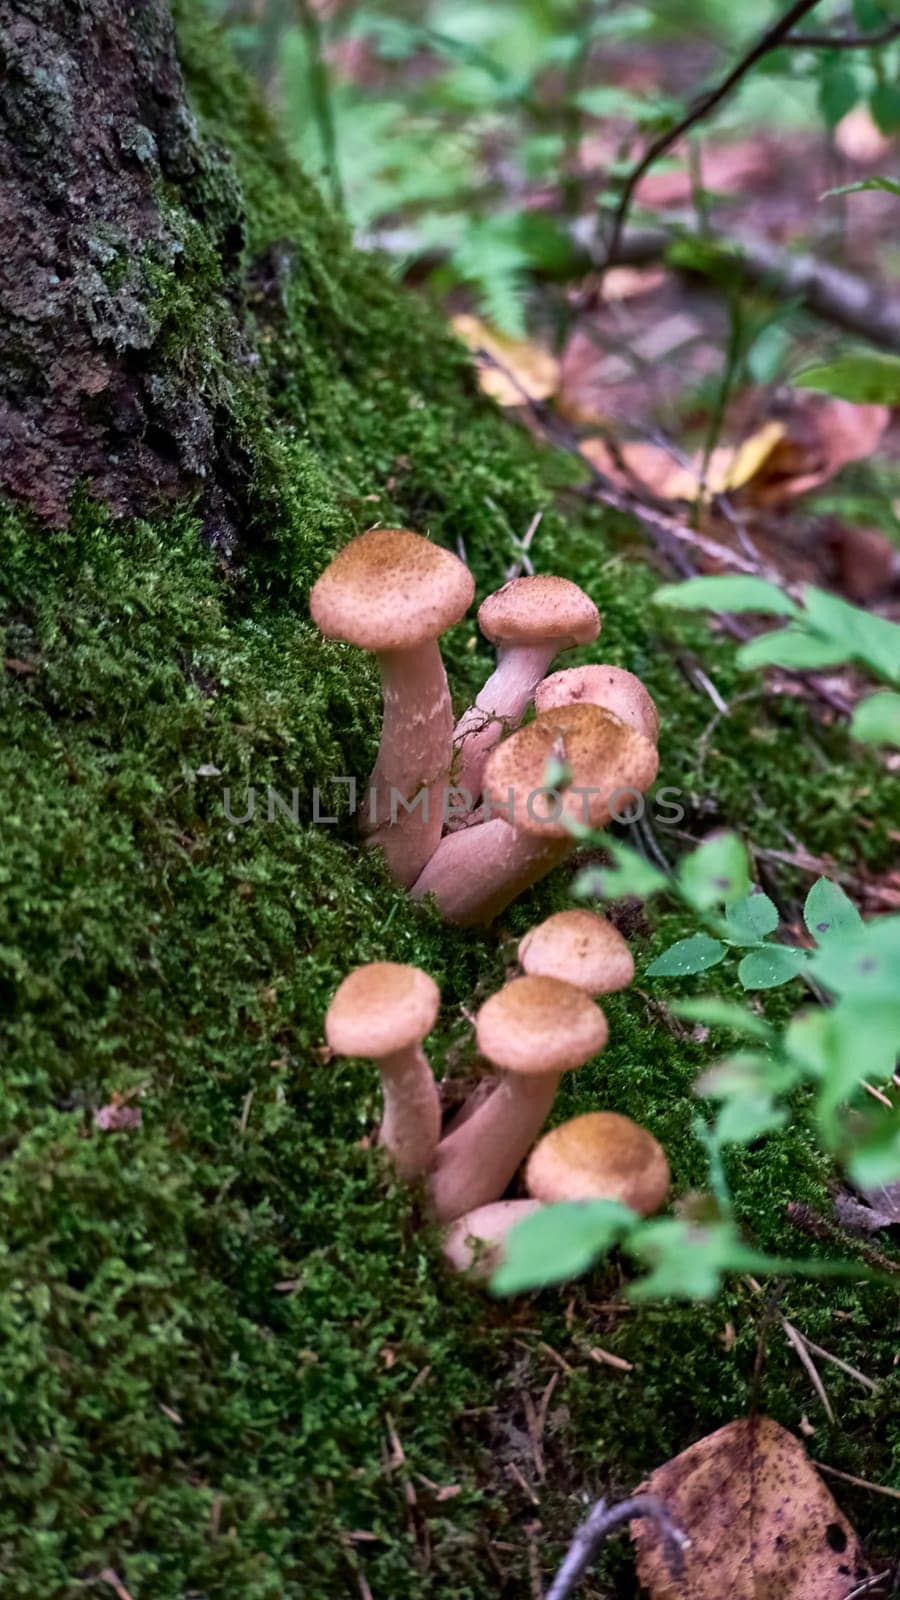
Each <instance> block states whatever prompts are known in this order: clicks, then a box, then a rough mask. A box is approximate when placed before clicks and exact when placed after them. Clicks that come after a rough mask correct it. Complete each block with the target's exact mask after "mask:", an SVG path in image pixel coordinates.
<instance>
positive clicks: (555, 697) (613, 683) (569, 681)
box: [534, 663, 659, 743]
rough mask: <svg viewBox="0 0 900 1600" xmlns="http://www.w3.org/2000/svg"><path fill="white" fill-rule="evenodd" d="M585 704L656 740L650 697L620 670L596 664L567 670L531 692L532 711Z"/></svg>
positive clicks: (656, 723) (656, 721) (655, 718)
mask: <svg viewBox="0 0 900 1600" xmlns="http://www.w3.org/2000/svg"><path fill="white" fill-rule="evenodd" d="M581 701H586V702H587V703H588V704H590V705H595V706H603V707H604V708H605V709H606V710H607V711H611V712H612V713H613V716H616V717H619V718H621V720H622V722H627V724H628V726H629V728H634V729H635V731H636V732H637V733H642V734H643V735H644V737H645V739H652V740H653V741H654V743H655V742H656V740H657V739H658V738H659V717H658V715H657V711H656V706H655V705H654V703H653V699H652V697H651V696H650V695H649V694H648V693H647V690H646V689H645V688H644V685H643V684H642V683H641V680H640V678H636V677H635V675H634V673H633V672H627V671H626V670H625V668H624V667H610V666H606V665H601V664H599V663H597V664H594V665H591V666H586V667H567V668H566V669H565V670H564V671H562V672H553V673H551V674H550V677H549V678H545V679H544V681H543V683H539V684H538V686H537V688H536V689H535V691H534V707H535V710H536V711H552V710H554V709H555V707H557V706H571V705H577V704H578V703H579V702H581Z"/></svg>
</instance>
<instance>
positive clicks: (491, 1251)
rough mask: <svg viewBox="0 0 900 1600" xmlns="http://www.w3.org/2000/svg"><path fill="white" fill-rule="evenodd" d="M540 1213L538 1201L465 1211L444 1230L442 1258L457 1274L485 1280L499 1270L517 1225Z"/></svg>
mask: <svg viewBox="0 0 900 1600" xmlns="http://www.w3.org/2000/svg"><path fill="white" fill-rule="evenodd" d="M539 1210H540V1203H539V1201H537V1200H495V1201H494V1203H493V1205H487V1206H478V1207H477V1209H476V1210H474V1211H467V1212H466V1213H465V1215H464V1216H462V1217H459V1218H457V1220H456V1222H454V1223H452V1224H451V1226H450V1227H449V1228H448V1229H447V1233H446V1235H445V1237H444V1255H445V1256H446V1257H447V1260H448V1261H449V1263H450V1265H451V1267H453V1269H454V1270H455V1271H456V1272H468V1271H473V1272H474V1276H475V1277H476V1278H486V1277H487V1276H488V1275H489V1274H490V1273H491V1272H493V1270H494V1268H495V1267H497V1266H499V1264H500V1261H501V1260H502V1257H503V1245H504V1244H505V1242H506V1238H507V1235H508V1234H509V1233H510V1232H511V1230H512V1229H513V1228H514V1227H515V1226H516V1223H517V1222H521V1221H522V1220H523V1219H524V1218H525V1217H530V1216H531V1213H532V1212H533V1211H539Z"/></svg>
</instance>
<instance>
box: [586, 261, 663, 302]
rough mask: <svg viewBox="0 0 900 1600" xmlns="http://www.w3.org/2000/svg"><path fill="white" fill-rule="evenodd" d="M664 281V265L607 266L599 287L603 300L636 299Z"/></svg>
mask: <svg viewBox="0 0 900 1600" xmlns="http://www.w3.org/2000/svg"><path fill="white" fill-rule="evenodd" d="M665 281H666V270H665V267H609V268H608V270H607V271H606V272H604V274H603V278H602V281H601V286H600V287H601V293H602V295H603V299H604V300H636V299H637V298H638V297H639V296H640V295H642V294H652V293H653V291H654V289H660V288H662V285H663V284H664V283H665Z"/></svg>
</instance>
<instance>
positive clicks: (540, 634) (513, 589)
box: [478, 576, 600, 650]
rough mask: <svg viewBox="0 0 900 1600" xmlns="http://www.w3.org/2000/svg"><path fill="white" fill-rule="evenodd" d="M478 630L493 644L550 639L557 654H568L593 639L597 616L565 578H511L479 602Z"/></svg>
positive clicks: (589, 602) (590, 602) (597, 628)
mask: <svg viewBox="0 0 900 1600" xmlns="http://www.w3.org/2000/svg"><path fill="white" fill-rule="evenodd" d="M478 626H479V628H480V629H481V631H482V633H483V634H484V636H485V638H486V639H490V641H491V643H492V644H500V645H515V644H539V643H540V642H541V641H542V640H544V639H547V640H550V639H553V640H556V643H557V649H558V650H568V649H570V648H571V647H572V646H573V645H576V644H590V642H591V640H592V639H596V637H597V635H598V633H599V632H600V613H599V611H598V610H597V607H596V606H595V605H594V602H593V600H591V598H590V596H589V595H586V594H585V592H584V590H583V589H579V587H578V585H577V583H570V582H569V579H568V578H553V577H549V576H539V577H535V578H513V580H512V582H511V583H505V584H504V585H503V588H502V589H498V590H497V592H496V594H489V595H488V597H487V599H486V600H484V601H483V602H482V604H481V606H480V607H479V609H478Z"/></svg>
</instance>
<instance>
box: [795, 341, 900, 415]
mask: <svg viewBox="0 0 900 1600" xmlns="http://www.w3.org/2000/svg"><path fill="white" fill-rule="evenodd" d="M794 382H795V384H796V385H797V387H798V388H799V389H817V390H819V391H820V392H821V393H823V394H833V395H836V396H837V398H838V399H839V400H854V401H856V402H857V404H869V405H871V404H875V405H885V406H895V405H897V404H898V403H900V356H893V355H888V354H885V353H882V352H881V351H878V350H858V351H854V352H852V353H851V354H849V355H846V356H840V357H839V358H838V360H837V361H830V362H828V363H827V364H826V365H824V366H820V367H808V368H807V370H806V371H805V372H801V373H800V374H799V376H798V377H796V378H795V379H794Z"/></svg>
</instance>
